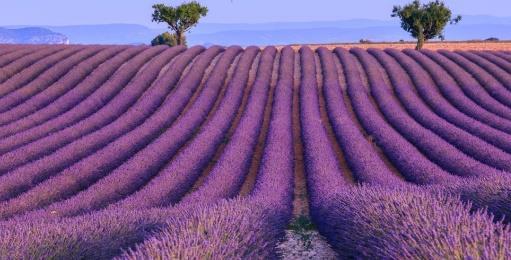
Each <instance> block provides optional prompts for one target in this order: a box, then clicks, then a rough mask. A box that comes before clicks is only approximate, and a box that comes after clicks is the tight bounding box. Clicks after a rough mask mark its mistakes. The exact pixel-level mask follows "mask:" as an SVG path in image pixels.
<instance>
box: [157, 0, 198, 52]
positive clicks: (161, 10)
mask: <svg viewBox="0 0 511 260" xmlns="http://www.w3.org/2000/svg"><path fill="white" fill-rule="evenodd" d="M153 9H154V12H153V22H157V23H167V25H168V27H169V29H171V30H172V31H173V32H174V34H175V37H176V45H183V44H185V33H186V32H188V31H189V30H190V29H192V28H193V27H194V26H195V25H197V23H198V22H199V19H200V18H201V17H203V16H206V15H207V14H208V8H207V7H205V6H202V5H200V4H199V3H198V2H196V1H191V2H189V3H184V4H182V5H179V6H177V7H173V6H167V5H164V4H155V5H153Z"/></svg>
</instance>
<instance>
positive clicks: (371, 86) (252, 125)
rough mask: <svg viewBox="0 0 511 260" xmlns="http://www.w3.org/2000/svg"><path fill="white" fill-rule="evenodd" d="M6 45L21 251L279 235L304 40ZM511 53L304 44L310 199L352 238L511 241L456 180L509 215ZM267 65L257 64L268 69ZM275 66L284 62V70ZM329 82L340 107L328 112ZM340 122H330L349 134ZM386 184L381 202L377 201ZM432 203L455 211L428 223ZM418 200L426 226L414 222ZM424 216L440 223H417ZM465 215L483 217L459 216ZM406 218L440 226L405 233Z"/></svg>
mask: <svg viewBox="0 0 511 260" xmlns="http://www.w3.org/2000/svg"><path fill="white" fill-rule="evenodd" d="M0 50H1V51H2V53H0V63H1V64H2V67H1V68H0V70H2V75H7V76H5V80H4V81H2V82H3V83H1V84H5V86H6V88H5V89H6V90H5V91H4V90H3V89H4V88H2V91H4V92H3V94H2V96H0V102H2V103H5V104H6V106H7V108H6V109H5V110H3V112H2V117H1V119H0V120H2V121H1V122H2V123H1V124H0V133H1V134H2V136H3V138H2V139H1V140H0V147H1V148H0V171H1V173H2V175H1V176H0V180H1V182H0V198H1V200H2V202H0V203H1V207H0V216H1V217H2V218H3V219H5V221H3V222H2V223H1V224H0V225H2V228H3V229H2V233H1V234H0V236H2V238H4V239H3V242H2V243H1V244H0V248H1V249H2V250H0V252H3V253H4V255H3V256H4V257H7V258H13V257H14V258H30V257H33V256H37V257H40V258H48V257H50V258H51V257H54V258H78V257H90V258H110V257H113V256H115V255H119V254H120V253H121V249H127V248H129V247H131V246H133V245H135V244H137V243H140V242H143V241H144V240H146V239H147V238H148V237H151V236H152V238H151V239H148V240H146V242H145V243H142V244H140V245H138V246H137V247H136V248H133V249H131V250H130V251H128V252H127V253H126V254H125V255H124V257H130V258H144V257H148V256H152V257H154V256H161V257H181V258H188V257H204V256H209V257H267V256H271V255H272V254H273V253H274V252H273V246H274V245H275V243H276V241H277V240H278V239H279V238H280V237H281V236H282V232H283V229H284V228H285V226H286V223H287V222H288V221H289V219H290V217H291V210H292V208H291V207H292V199H293V198H292V197H293V182H294V181H293V172H294V169H293V168H294V154H293V136H292V128H293V126H292V120H291V118H292V116H291V114H292V102H291V101H292V94H293V85H294V82H293V75H294V73H295V71H293V70H294V69H293V68H294V66H293V64H294V62H295V61H294V51H293V50H292V49H290V48H284V49H283V50H281V51H280V52H277V51H276V49H275V48H272V47H268V48H266V49H264V50H263V51H259V49H258V48H255V47H251V48H247V49H246V50H244V51H242V50H241V49H240V48H239V47H230V48H228V49H226V50H223V49H222V48H220V47H211V48H209V49H207V50H204V49H203V48H201V47H194V48H190V49H188V50H185V49H183V48H170V49H167V48H164V47H163V48H144V47H137V48H125V47H116V46H112V47H106V46H103V47H101V46H98V47H96V46H94V47H86V48H84V47H80V46H71V47H66V48H63V49H56V48H54V47H46V46H35V47H30V48H28V47H12V48H2V49H0ZM73 53H74V54H73ZM66 55H67V56H66ZM80 56H81V57H82V59H81V60H80V59H79V58H78V57H80ZM112 57H113V58H112ZM58 59H61V60H60V61H59V60H58ZM510 59H511V58H509V56H508V55H507V54H504V53H472V52H467V53H465V52H459V53H451V52H440V54H439V53H435V52H425V53H424V54H421V53H418V52H414V51H405V52H399V51H394V50H387V51H385V52H384V51H380V50H370V51H369V52H366V51H362V50H359V49H353V50H351V52H348V51H346V50H344V49H336V50H335V51H334V53H332V52H331V51H328V50H326V49H324V48H320V49H318V50H317V60H319V61H320V62H321V65H320V68H321V71H316V66H315V54H314V52H313V51H312V50H310V49H308V48H303V49H302V50H301V51H300V61H301V71H300V72H299V73H300V74H301V75H302V77H301V80H300V88H299V89H294V91H297V92H298V93H299V95H300V124H301V126H300V127H301V129H302V135H301V139H302V140H303V145H304V151H305V154H304V155H305V168H306V171H307V185H308V190H309V194H310V198H309V200H310V206H311V214H312V217H313V219H314V220H315V222H316V224H317V225H318V228H319V229H320V231H321V232H322V233H323V234H324V235H325V236H326V237H327V238H328V239H329V241H330V242H331V244H332V245H333V246H334V247H336V249H338V250H339V253H340V255H342V256H351V257H353V256H354V257H370V256H380V257H381V256H385V257H443V256H446V255H449V254H451V253H458V254H461V255H463V256H473V257H478V256H480V257H488V258H493V257H500V256H506V254H509V252H508V251H506V250H507V249H506V247H507V246H508V245H509V241H508V238H509V233H508V232H509V231H508V230H507V227H506V226H504V225H503V224H501V223H496V222H493V221H492V219H491V218H490V217H488V216H487V215H486V214H485V213H481V212H478V213H475V214H471V213H470V209H471V208H470V206H467V205H462V204H461V202H460V201H459V200H458V199H457V198H453V197H452V195H454V196H455V197H456V196H458V197H459V198H460V199H461V200H462V201H465V202H469V203H472V209H483V208H486V207H487V208H488V209H489V211H490V212H491V213H492V214H494V215H496V216H498V217H506V216H509V215H508V214H507V213H508V211H509V209H508V207H507V206H506V205H508V200H509V199H508V197H509V196H508V195H507V194H508V188H507V187H509V180H508V179H507V177H506V174H507V173H506V172H507V171H509V167H510V166H509V163H510V162H511V160H509V156H510V155H509V147H510V146H509V142H511V139H510V138H509V132H508V128H507V124H508V122H509V121H508V118H507V117H508V116H509V115H510V114H509V113H508V109H509V104H507V103H506V102H505V100H507V99H506V98H505V97H506V95H508V94H507V93H509V91H510V89H511V88H509V86H508V85H507V84H509V82H510V81H508V79H509V77H510V74H509V69H510V67H511V65H510V64H511V63H510ZM437 62H438V63H437ZM438 64H441V65H442V66H443V67H441V66H440V65H438ZM25 67H26V68H25ZM64 68H68V69H67V70H65V69H64ZM64 70H65V71H68V70H69V72H67V73H65V72H64ZM276 70H278V73H274V72H275V71H276ZM339 70H342V71H339ZM255 71H256V72H255ZM251 73H256V74H257V75H256V76H255V77H253V78H252V79H251V76H250V74H251ZM318 73H319V74H320V77H321V78H322V79H323V81H322V82H319V83H322V86H319V85H318V81H317V78H318V75H317V74H318ZM64 74H65V75H64ZM272 74H278V82H277V84H276V85H273V83H272V82H273V80H272V79H273V78H275V75H272ZM340 74H342V75H340ZM471 75H474V76H471ZM343 77H345V82H342V80H344V78H343ZM386 77H388V78H386ZM340 78H341V79H342V80H341V79H340ZM341 85H344V86H346V87H347V94H348V96H349V101H348V103H349V106H348V107H347V105H348V104H345V103H344V102H342V101H343V100H345V98H344V95H345V94H346V93H343V91H341V89H342V87H341ZM433 86H437V87H438V90H436V89H435V88H434V87H433ZM321 90H322V91H323V93H322V94H323V95H324V97H325V101H326V105H327V106H326V110H327V114H328V119H329V122H321V121H320V118H321V115H320V114H321V113H320V110H319V108H320V102H319V97H320V93H319V91H321ZM272 93H274V94H273V100H271V99H270V98H269V95H271V94H272ZM394 93H395V94H394ZM339 101H341V102H339ZM351 106H352V109H353V111H354V114H355V117H353V116H352V115H350V111H349V110H350V109H351ZM240 107H241V109H240ZM267 107H270V109H271V117H270V124H269V128H268V130H267V133H266V142H265V147H264V155H263V158H262V160H261V162H260V164H259V165H258V167H259V171H258V173H257V181H256V183H255V186H254V187H253V189H252V192H251V194H250V196H248V197H245V198H237V199H235V200H232V201H225V200H224V199H228V198H233V197H235V196H236V195H238V193H239V191H240V189H241V186H242V185H243V184H244V183H245V180H246V179H247V174H248V172H249V167H250V163H251V161H252V157H253V155H254V153H255V148H256V144H257V139H258V136H260V135H261V134H262V133H261V130H262V122H263V117H264V114H265V110H266V109H267ZM481 113H482V114H481ZM3 115H5V117H3ZM475 115H478V116H475ZM237 116H238V117H240V119H239V120H236V118H237ZM4 118H5V119H4ZM358 121H360V126H359V127H357V124H358ZM318 122H320V123H319V124H318ZM323 124H331V126H332V129H333V132H334V134H335V137H336V138H337V141H338V142H337V143H331V142H330V141H329V138H328V136H327V133H326V131H325V129H324V126H323ZM228 132H232V134H229V135H228ZM364 134H366V135H367V134H369V135H371V136H372V138H373V139H374V141H375V142H376V144H377V146H378V147H379V149H381V150H382V151H383V154H379V153H378V151H377V150H376V149H374V148H373V147H374V146H373V144H371V143H370V142H368V141H367V139H366V138H365V137H364ZM226 139H227V140H228V142H227V144H226V146H225V148H221V147H222V143H223V142H224V141H223V140H226ZM336 145H339V146H340V147H341V149H342V151H343V154H344V157H345V160H346V162H347V164H348V166H349V167H348V168H349V170H350V173H349V174H351V175H353V177H354V179H355V180H356V181H357V182H359V183H362V184H368V185H371V186H370V187H362V188H357V187H356V186H354V185H352V184H351V183H350V182H349V181H348V180H345V179H344V177H343V176H345V175H346V173H344V172H343V170H342V167H340V165H339V163H340V162H339V161H338V159H337V155H336V154H335V152H334V149H333V146H336ZM218 155H219V156H218ZM215 156H218V157H219V159H218V161H216V163H213V164H211V163H210V162H211V161H212V160H213V159H214V158H215ZM385 159H388V160H389V161H390V163H391V164H392V167H395V169H397V171H398V172H399V174H396V173H395V172H393V171H396V170H393V169H391V168H390V167H389V166H388V164H386V163H385V162H384V160H385ZM209 165H212V167H211V169H208V166H209ZM205 173H207V174H206V176H205V178H204V180H202V181H200V182H198V180H199V179H200V178H201V176H202V175H204V174H205ZM198 184H200V185H199V186H198V187H197V188H195V185H198ZM409 184H430V186H428V187H426V188H414V187H411V186H412V185H409ZM354 187H355V188H354ZM410 198H411V199H410ZM375 200H376V201H380V202H381V203H379V204H377V205H372V204H371V203H369V202H371V201H375ZM358 203H363V205H366V206H367V207H358V206H357V205H358ZM387 203H388V204H387ZM350 205H351V206H350ZM386 205H389V206H386ZM396 205H397V206H396ZM153 207H160V209H154V210H150V211H148V212H149V213H147V216H144V214H145V211H141V209H144V208H153ZM374 207H376V208H374ZM423 212H428V214H430V215H428V216H427V217H425V218H426V219H429V220H436V219H438V220H439V221H443V222H441V225H440V226H435V225H436V224H438V223H436V224H435V225H433V224H431V223H429V222H427V223H426V224H425V225H424V226H420V225H419V224H424V223H421V221H422V220H423V219H420V218H421V213H423ZM430 212H431V213H430ZM438 212H440V213H438ZM403 218H404V219H406V220H407V221H409V223H410V224H409V225H408V227H410V229H406V230H402V229H399V228H398V227H400V226H399V225H400V224H401V222H402V221H403ZM506 221H507V219H506ZM389 223H391V224H392V223H394V224H395V225H397V226H392V225H394V224H392V225H391V224H389ZM428 224H430V225H428ZM413 225H417V229H418V230H419V231H421V230H424V232H423V233H420V232H419V233H415V232H417V230H415V228H414V227H413ZM464 226H466V227H467V228H468V229H469V230H471V232H470V234H469V235H467V234H462V233H456V232H450V231H451V230H457V229H459V228H460V227H464ZM382 229H383V230H388V231H389V232H385V233H386V234H388V236H381V234H380V233H379V232H381V230H382ZM479 229H480V230H483V231H480V232H477V230H479ZM391 231H392V232H391ZM154 232H157V233H156V234H154ZM428 232H429V233H428ZM353 234H366V235H367V236H364V237H357V236H353ZM407 236H410V237H411V238H416V237H419V238H424V237H428V238H429V239H431V241H433V242H432V243H433V244H421V243H419V242H420V241H415V240H413V239H408V240H406V241H404V239H403V237H407ZM485 236H486V237H491V239H488V240H484V237H485ZM506 237H507V238H506ZM27 239H29V240H31V241H35V242H31V243H25V242H24V241H26V240H27ZM483 240H484V241H483ZM452 241H455V242H454V243H453V242H452ZM405 242H407V243H408V244H407V243H405ZM434 243H436V244H434ZM481 243H482V244H483V246H482V247H481V246H478V245H480V244H481ZM437 245H445V248H441V249H440V250H437V248H435V247H437ZM198 247H200V248H202V249H203V250H197V248H198ZM460 248H465V250H464V251H460ZM435 254H436V255H435Z"/></svg>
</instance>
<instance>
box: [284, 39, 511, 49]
mask: <svg viewBox="0 0 511 260" xmlns="http://www.w3.org/2000/svg"><path fill="white" fill-rule="evenodd" d="M306 45H308V46H309V47H311V48H313V49H315V48H318V47H321V46H324V47H326V48H328V49H335V48H337V47H341V48H347V49H349V48H354V47H358V48H363V49H368V48H378V49H386V48H395V49H414V48H415V43H414V42H374V43H331V44H306ZM291 46H292V47H293V48H294V49H299V48H300V47H301V46H303V45H301V44H291ZM424 48H425V49H431V50H439V49H445V50H490V51H511V41H498V42H489V41H444V42H428V43H426V44H425V45H424Z"/></svg>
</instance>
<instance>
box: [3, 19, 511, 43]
mask: <svg viewBox="0 0 511 260" xmlns="http://www.w3.org/2000/svg"><path fill="white" fill-rule="evenodd" d="M152 26H156V27H152ZM20 27H27V26H26V25H25V26H19V25H18V26H8V28H20ZM40 27H42V28H46V29H48V30H51V31H54V32H57V33H60V34H63V35H66V36H67V37H68V38H69V41H70V42H71V43H73V44H133V45H138V44H148V43H149V42H150V41H151V40H152V39H153V38H154V37H155V36H156V35H158V34H160V33H162V32H164V31H165V30H167V28H166V27H165V26H157V25H150V26H148V25H138V24H98V25H69V26H40ZM445 35H446V37H447V39H448V40H452V41H466V40H484V39H487V38H490V37H497V38H499V39H501V40H511V18H510V17H493V16H474V15H472V16H471V15H465V16H463V21H462V22H461V23H460V24H459V25H456V26H448V27H447V29H446V32H445ZM360 39H366V40H370V41H373V42H378V41H387V42H388V41H399V40H411V38H410V36H409V35H408V34H407V33H406V32H405V31H403V30H402V29H401V28H400V26H399V21H398V20H375V19H352V20H339V21H312V22H273V23H258V24H257V23H256V24H247V23H227V24H222V23H200V24H199V25H198V26H197V27H195V28H193V29H192V31H191V33H190V34H189V35H188V42H189V44H190V45H208V46H210V45H212V44H220V45H236V44H237V45H242V46H249V45H282V44H288V43H296V44H308V43H317V44H328V43H342V42H358V41H359V40H360Z"/></svg>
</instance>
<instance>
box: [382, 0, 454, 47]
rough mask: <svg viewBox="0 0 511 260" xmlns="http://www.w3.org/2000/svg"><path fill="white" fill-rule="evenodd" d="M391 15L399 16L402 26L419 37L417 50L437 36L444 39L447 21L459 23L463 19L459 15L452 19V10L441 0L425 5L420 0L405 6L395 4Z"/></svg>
mask: <svg viewBox="0 0 511 260" xmlns="http://www.w3.org/2000/svg"><path fill="white" fill-rule="evenodd" d="M391 16H392V17H399V19H401V28H403V29H404V30H405V31H407V32H409V33H410V34H411V35H412V37H414V38H416V39H417V47H416V49H417V50H420V49H421V48H422V47H423V46H424V43H425V42H426V41H427V40H430V39H434V38H436V37H438V38H440V39H441V40H444V39H445V37H444V34H443V31H444V28H445V26H446V25H447V23H450V24H457V23H458V22H459V21H461V16H459V15H458V16H456V17H455V18H454V19H452V13H451V10H450V9H449V8H448V7H447V6H446V5H445V4H444V2H442V1H439V0H435V1H434V2H429V3H428V4H423V5H421V3H420V1H419V0H414V1H413V2H412V3H410V4H407V5H405V6H403V7H401V6H394V8H393V10H392V15H391Z"/></svg>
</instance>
